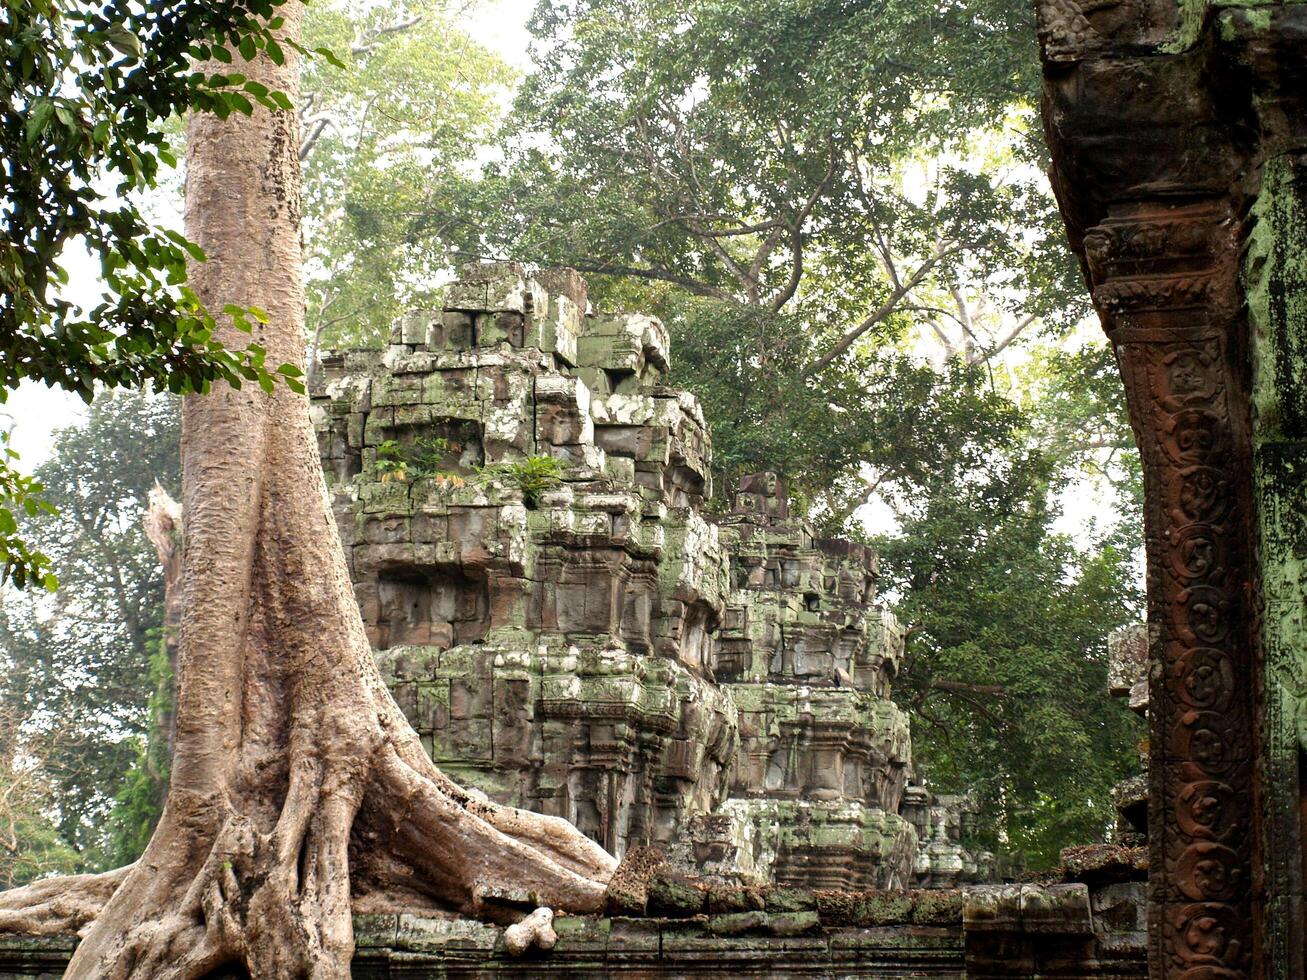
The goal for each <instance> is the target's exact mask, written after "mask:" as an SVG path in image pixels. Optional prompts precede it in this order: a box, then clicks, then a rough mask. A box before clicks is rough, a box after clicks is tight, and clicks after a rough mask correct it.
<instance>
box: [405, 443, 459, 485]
mask: <svg viewBox="0 0 1307 980" xmlns="http://www.w3.org/2000/svg"><path fill="white" fill-rule="evenodd" d="M462 448H463V446H462V444H461V443H457V442H455V441H454V440H452V439H446V438H444V437H443V436H428V437H426V438H424V439H418V440H417V441H416V442H414V443H413V445H412V446H410V447H409V449H408V452H407V453H406V455H405V459H406V460H407V461H408V465H409V467H410V468H411V469H412V471H413V475H414V476H430V477H435V478H436V479H437V480H441V481H442V482H443V480H448V479H450V478H452V477H453V474H451V473H449V472H447V471H446V470H445V469H444V467H443V466H442V465H441V464H442V463H443V462H444V460H445V457H446V456H448V455H449V454H450V453H454V452H458V451H460V450H461V449H462Z"/></svg>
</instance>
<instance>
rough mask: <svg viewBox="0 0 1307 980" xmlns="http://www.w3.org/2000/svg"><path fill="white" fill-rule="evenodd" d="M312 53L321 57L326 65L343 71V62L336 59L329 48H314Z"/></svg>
mask: <svg viewBox="0 0 1307 980" xmlns="http://www.w3.org/2000/svg"><path fill="white" fill-rule="evenodd" d="M313 53H314V54H319V55H321V56H322V57H323V58H325V59H326V60H327V63H328V64H330V65H334V66H335V67H337V68H340V69H341V70H344V69H345V62H343V61H341V60H340V59H339V58H337V57H336V55H335V54H334V53H333V52H332V50H331V49H330V48H314V49H313Z"/></svg>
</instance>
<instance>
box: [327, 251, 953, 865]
mask: <svg viewBox="0 0 1307 980" xmlns="http://www.w3.org/2000/svg"><path fill="white" fill-rule="evenodd" d="M586 306H587V301H586V294H585V284H584V282H583V281H582V280H581V279H580V278H579V277H577V276H576V275H575V273H570V272H553V273H541V274H539V275H536V276H534V277H530V276H527V275H526V273H525V272H524V270H523V269H522V268H521V267H520V266H516V265H512V264H491V265H474V266H470V267H468V268H466V269H465V270H464V272H463V278H462V279H461V280H460V281H459V282H457V283H455V284H454V285H452V286H451V287H450V288H449V290H448V291H447V295H446V304H445V309H444V310H442V311H439V312H431V313H417V314H413V315H410V316H409V317H407V318H405V319H404V321H403V322H402V323H401V324H400V325H399V326H398V327H397V329H396V332H395V336H394V337H393V342H392V344H391V345H390V346H389V347H388V348H387V349H386V350H384V351H365V352H351V353H347V354H343V355H332V356H331V357H329V358H328V359H327V360H326V361H325V362H324V364H323V366H322V371H321V372H320V374H319V379H318V382H317V384H316V385H315V388H314V392H313V397H314V402H313V403H314V410H315V412H316V413H317V424H318V429H319V434H320V442H321V448H322V455H323V462H324V466H325V467H326V469H327V472H328V476H329V482H330V483H331V484H332V492H333V495H334V501H335V507H336V512H337V517H338V520H339V524H340V528H341V534H342V536H343V537H344V543H345V548H346V554H347V555H348V557H349V561H350V567H351V573H352V575H353V577H354V581H355V587H356V591H357V594H358V598H359V603H360V606H361V608H362V611H363V618H364V622H365V624H366V625H367V628H368V631H369V636H370V639H371V641H372V643H373V646H374V647H375V649H376V651H377V656H378V659H379V661H380V662H381V665H382V669H383V674H384V675H385V676H386V677H387V679H388V682H389V683H391V685H392V687H393V689H394V691H395V695H396V698H397V699H398V701H399V703H400V705H401V706H402V707H403V709H404V711H405V712H406V714H407V715H408V716H409V719H410V721H411V722H412V723H413V725H414V727H415V728H416V729H417V730H418V732H419V733H420V734H421V736H422V738H423V740H424V742H425V743H426V745H427V746H428V748H429V750H430V751H431V753H432V756H433V757H434V758H435V760H436V761H437V762H438V763H439V764H440V765H441V767H442V768H443V769H444V770H445V771H446V772H448V773H450V774H451V775H452V776H454V777H455V778H457V779H459V780H460V781H462V782H463V783H464V784H465V785H470V786H473V787H476V788H478V789H480V790H481V791H483V792H485V793H486V794H488V795H490V796H492V797H494V798H496V799H499V800H502V801H505V802H511V803H513V804H515V805H519V806H525V807H529V808H531V809H535V810H539V811H541V812H545V813H550V814H554V815H558V816H562V817H565V818H567V819H569V820H571V821H572V822H573V823H575V824H576V825H577V826H579V827H580V828H581V829H582V830H584V831H585V832H586V833H587V834H589V835H591V836H592V837H594V838H595V839H596V840H598V841H599V842H600V843H602V844H603V845H604V846H605V847H608V848H609V849H610V850H612V851H614V852H615V853H618V854H620V853H623V852H624V851H625V850H627V849H629V848H630V847H633V846H636V845H640V844H650V843H656V844H663V845H672V844H675V845H676V847H677V848H679V849H680V850H681V852H683V856H684V857H685V859H686V860H688V861H691V862H693V863H695V864H697V865H698V866H699V867H700V868H701V869H703V870H705V871H707V872H709V873H726V874H732V875H740V874H744V875H749V876H752V877H756V878H761V879H764V880H775V881H778V882H780V883H785V884H793V885H808V886H813V887H823V886H824V887H845V888H861V887H870V886H891V887H893V886H899V885H907V884H911V883H912V882H913V880H914V879H913V877H912V875H913V871H914V860H915V858H916V844H917V833H918V831H917V829H916V827H915V826H914V823H913V822H912V821H910V820H908V819H905V818H904V817H903V816H900V814H899V810H900V806H901V804H902V802H903V795H904V790H905V787H906V785H907V780H908V775H909V767H910V764H911V749H910V742H909V735H908V725H907V720H906V718H905V716H904V715H903V714H902V712H901V711H900V710H899V709H898V708H897V707H896V706H895V705H894V704H893V702H892V701H890V699H889V691H890V685H891V683H892V680H893V677H894V674H895V671H896V670H897V668H898V663H899V660H900V658H901V655H902V644H903V636H902V631H901V629H900V628H899V626H898V624H897V623H896V621H895V620H894V618H893V616H892V615H891V614H890V613H889V612H888V611H886V610H883V609H880V608H878V607H876V606H875V605H874V603H873V599H874V593H875V584H876V577H877V566H876V558H875V555H874V554H873V553H871V552H870V551H869V550H867V549H865V548H863V547H860V546H857V545H853V544H850V543H849V542H844V541H830V540H817V539H814V537H813V536H812V534H811V532H810V531H809V530H808V529H807V528H806V527H805V526H804V525H803V524H802V522H799V521H797V520H794V519H792V518H790V516H789V514H788V510H787V499H786V495H785V490H784V484H783V481H782V480H781V479H780V478H779V477H777V476H775V475H773V474H755V475H753V476H750V477H748V478H746V479H745V480H744V482H743V484H742V485H741V487H740V488H739V492H738V493H737V494H736V495H735V500H734V507H733V509H732V512H731V513H729V514H727V515H724V516H716V517H709V516H708V515H707V514H706V512H705V503H706V501H707V499H708V498H709V497H710V496H711V486H710V460H711V452H712V450H711V441H710V439H709V435H708V429H707V425H706V424H705V420H704V418H703V415H702V412H701V410H700V407H699V404H698V401H697V400H696V399H695V398H694V396H693V395H691V394H689V393H687V392H684V391H679V390H677V389H674V388H671V387H668V386H667V385H665V384H664V379H665V376H666V372H667V370H668V364H669V351H668V343H667V336H666V332H665V330H664V328H663V327H662V325H661V324H660V323H659V322H658V321H657V320H655V319H653V318H650V317H646V316H635V315H619V316H605V315H595V314H586V313H585V309H586ZM918 802H920V801H918ZM930 812H931V811H929V810H928V811H927V816H926V819H925V821H924V822H923V821H922V820H921V819H920V814H918V818H919V819H918V820H917V823H921V824H922V827H923V829H928V828H929V819H930V817H929V813H930ZM939 819H944V817H943V816H942V815H941V816H940V817H939ZM674 849H675V848H674ZM949 860H950V861H951V860H953V858H952V857H950V858H949ZM937 863H938V862H937ZM946 863H947V862H946ZM954 863H955V864H956V866H957V868H961V867H962V863H963V862H961V861H960V860H958V861H956V862H954ZM971 865H972V866H973V867H974V866H975V862H974V861H972V862H971ZM929 867H930V865H929V862H927V870H929ZM949 867H950V868H952V867H953V865H952V864H950V865H949ZM947 877H948V880H949V881H950V882H951V881H953V880H955V878H956V877H957V876H956V875H949V876H947Z"/></svg>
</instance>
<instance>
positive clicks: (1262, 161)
mask: <svg viewBox="0 0 1307 980" xmlns="http://www.w3.org/2000/svg"><path fill="white" fill-rule="evenodd" d="M1036 7H1037V11H1038V17H1039V33H1040V41H1041V44H1042V49H1043V57H1044V120H1045V129H1046V132H1047V137H1048V144H1049V147H1050V150H1051V151H1052V154H1053V159H1054V165H1053V169H1052V171H1051V174H1050V176H1051V178H1052V181H1053V185H1054V189H1055V191H1056V193H1057V196H1058V200H1059V203H1060V205H1061V207H1062V212H1063V216H1064V218H1065V219H1066V223H1067V228H1068V233H1069V238H1070V241H1071V245H1072V248H1073V249H1074V250H1075V251H1076V253H1077V254H1078V255H1079V257H1080V259H1081V261H1082V265H1083V267H1084V270H1085V274H1086V279H1087V281H1088V285H1089V287H1090V289H1091V290H1092V294H1093V300H1094V305H1095V307H1096V308H1097V310H1098V313H1099V315H1100V317H1101V319H1102V322H1103V326H1104V328H1105V330H1106V331H1107V334H1108V337H1109V338H1110V340H1111V342H1112V344H1113V347H1114V349H1115V352H1116V356H1117V361H1118V364H1119V366H1120V369H1121V376H1122V380H1123V382H1124V384H1125V386H1126V391H1127V395H1128V402H1129V406H1130V415H1131V422H1132V425H1133V427H1134V429H1135V434H1136V436H1137V438H1138V442H1139V448H1140V453H1141V456H1142V458H1143V463H1144V476H1145V491H1146V496H1147V506H1146V516H1145V522H1146V535H1147V551H1148V602H1149V610H1148V619H1149V633H1150V649H1149V658H1150V700H1149V718H1150V722H1149V724H1150V779H1151V792H1150V808H1149V818H1148V826H1149V836H1150V885H1149V891H1150V902H1149V904H1150V921H1149V932H1150V974H1151V975H1152V976H1153V977H1157V978H1177V980H1238V978H1245V977H1258V978H1262V977H1267V978H1283V980H1289V978H1300V977H1303V976H1304V971H1303V938H1304V930H1303V922H1302V888H1303V870H1302V869H1303V859H1302V847H1301V822H1302V817H1301V814H1302V800H1303V795H1302V787H1301V778H1302V774H1303V771H1304V766H1303V764H1302V760H1303V758H1304V756H1303V752H1302V748H1301V745H1300V737H1299V727H1301V726H1296V725H1295V719H1297V718H1302V717H1307V715H1305V714H1304V712H1303V706H1304V703H1307V698H1304V694H1307V683H1302V684H1299V685H1297V686H1295V683H1294V681H1295V679H1296V680H1300V681H1307V644H1305V643H1304V642H1303V636H1304V632H1303V630H1302V629H1301V627H1302V624H1303V620H1304V613H1303V591H1302V584H1303V582H1304V581H1307V575H1299V571H1300V570H1301V569H1300V566H1302V565H1303V560H1304V558H1307V547H1304V546H1305V545H1307V531H1304V529H1305V528H1307V514H1304V513H1303V512H1302V509H1303V507H1304V506H1307V494H1304V493H1303V492H1302V491H1301V489H1300V488H1301V485H1302V482H1303V481H1302V480H1301V479H1298V480H1297V482H1296V483H1295V482H1294V480H1295V479H1296V478H1290V479H1285V478H1284V476H1285V474H1286V473H1296V474H1300V475H1301V474H1307V427H1303V428H1304V430H1305V431H1304V432H1302V433H1298V432H1297V430H1293V431H1287V430H1286V429H1285V427H1284V426H1283V425H1281V424H1280V419H1281V416H1282V415H1283V407H1284V403H1285V402H1286V400H1288V401H1294V400H1295V399H1296V397H1297V396H1295V395H1292V393H1291V392H1292V391H1293V390H1294V389H1295V387H1296V385H1297V384H1298V382H1300V381H1301V379H1303V378H1304V377H1305V376H1307V375H1305V374H1304V370H1303V369H1301V365H1302V363H1303V358H1302V357H1301V356H1300V354H1301V353H1302V351H1299V350H1298V349H1297V347H1296V346H1295V345H1296V344H1298V341H1299V340H1301V339H1302V337H1303V336H1304V335H1305V333H1307V318H1304V317H1303V316H1301V315H1297V314H1294V315H1285V314H1284V310H1285V309H1290V310H1307V305H1296V304H1307V276H1302V275H1298V274H1296V272H1294V271H1293V270H1294V269H1296V268H1299V267H1301V265H1296V264H1298V263H1301V262H1302V259H1301V253H1302V252H1303V251H1304V250H1307V223H1304V224H1295V222H1294V221H1286V220H1284V217H1283V216H1284V214H1285V213H1286V209H1285V206H1283V205H1282V204H1281V203H1280V198H1279V197H1277V196H1276V195H1277V194H1280V195H1282V194H1283V191H1277V190H1275V187H1276V186H1277V185H1278V184H1280V183H1283V182H1284V181H1282V180H1277V181H1272V180H1270V179H1269V178H1268V174H1280V173H1283V172H1285V171H1293V170H1294V168H1295V167H1298V168H1299V169H1301V168H1300V163H1299V162H1298V161H1299V160H1300V158H1301V155H1302V154H1303V152H1304V150H1307V127H1305V126H1304V122H1305V121H1307V112H1304V108H1305V107H1304V104H1303V102H1304V100H1307V84H1304V80H1305V79H1307V7H1304V6H1303V5H1301V4H1293V3H1276V2H1266V3H1259V4H1253V5H1249V4H1241V5H1239V7H1238V8H1237V9H1236V8H1235V5H1233V4H1229V5H1227V4H1217V3H1204V2H1202V0H1185V2H1175V0H1117V2H1103V0H1080V2H1072V0H1037V3H1036ZM1249 7H1255V8H1256V9H1248V8H1249ZM1300 198H1301V199H1303V200H1307V195H1300ZM1294 200H1295V201H1297V202H1298V203H1299V204H1301V200H1300V199H1299V198H1294ZM1290 210H1291V209H1290ZM1295 213H1301V209H1299V212H1295ZM1275 218H1279V219H1280V221H1279V227H1277V226H1276V221H1275V220H1273V219H1275ZM1259 236H1260V237H1259ZM1277 249H1278V251H1277ZM1286 268H1288V269H1290V270H1291V272H1290V274H1288V275H1285V274H1283V273H1284V272H1285V269H1286ZM1277 270H1278V273H1280V277H1279V280H1278V281H1279V282H1280V288H1279V291H1278V293H1277V292H1276V290H1275V288H1274V287H1271V286H1267V285H1266V284H1267V283H1268V282H1271V281H1274V280H1275V278H1276V275H1277ZM1259 291H1260V292H1259ZM1254 294H1256V296H1259V297H1261V300H1262V302H1260V304H1259V303H1258V302H1251V303H1250V301H1249V300H1250V296H1254ZM1277 304H1278V305H1277ZM1277 311H1279V315H1278V317H1277V316H1276V315H1275V314H1276V312H1277ZM1295 337H1296V338H1298V339H1297V340H1295V339H1294V338H1295ZM1286 338H1288V339H1287V341H1286ZM1286 343H1287V344H1288V348H1289V349H1290V350H1289V353H1288V354H1287V355H1282V354H1281V352H1282V351H1283V350H1284V349H1285V347H1286ZM1303 350H1307V344H1305V345H1304V346H1303ZM1276 357H1278V358H1279V359H1278V361H1277V360H1276ZM1286 360H1287V361H1288V362H1289V365H1288V367H1287V368H1286V366H1285V362H1286ZM1268 361H1274V362H1275V364H1274V367H1275V369H1276V370H1279V371H1280V375H1277V376H1275V377H1272V375H1273V374H1274V371H1273V370H1272V369H1270V368H1268V367H1267V364H1268ZM1284 376H1287V377H1288V378H1289V379H1290V381H1289V382H1287V383H1286V382H1285V380H1284ZM1286 432H1287V434H1286ZM1295 440H1296V441H1295ZM1285 458H1288V459H1289V461H1290V462H1289V464H1288V468H1287V469H1286V468H1285V463H1284V460H1285ZM1268 460H1269V461H1271V462H1268ZM1272 462H1273V463H1274V465H1271V463H1272ZM1268 474H1270V475H1268ZM1272 477H1273V478H1274V479H1272ZM1275 481H1278V483H1276V482H1275ZM1277 488H1278V489H1277ZM1299 532H1304V533H1301V534H1299ZM1264 596H1266V597H1267V598H1269V600H1270V602H1269V603H1265V604H1264ZM1272 606H1273V607H1274V608H1269V607H1272ZM1264 608H1268V610H1269V613H1270V615H1269V616H1267V617H1264V616H1263V609H1264Z"/></svg>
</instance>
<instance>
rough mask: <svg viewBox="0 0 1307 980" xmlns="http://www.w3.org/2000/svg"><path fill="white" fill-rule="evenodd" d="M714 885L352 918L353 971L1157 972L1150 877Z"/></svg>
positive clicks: (15, 967) (387, 974) (33, 972)
mask: <svg viewBox="0 0 1307 980" xmlns="http://www.w3.org/2000/svg"><path fill="white" fill-rule="evenodd" d="M1132 889H1133V892H1132V891H1131V890H1132ZM1135 892H1137V894H1135ZM704 894H705V898H704V901H703V905H702V907H701V908H700V910H699V911H698V912H696V913H694V914H683V915H680V916H677V917H671V916H650V915H645V916H614V917H611V918H596V917H588V916H563V917H560V918H558V919H556V920H555V929H556V931H557V933H558V943H557V945H556V946H555V947H554V948H553V949H552V950H550V951H548V952H542V951H539V950H532V951H529V952H528V953H527V954H526V955H524V956H523V957H521V958H518V959H514V958H512V957H510V956H509V955H508V953H507V952H506V951H505V949H504V941H503V930H502V929H500V928H498V927H496V926H491V925H486V924H483V923H480V922H473V921H469V920H466V919H447V918H445V919H442V918H427V917H424V916H420V915H407V914H406V915H360V916H357V917H356V918H355V921H354V928H355V936H356V942H357V951H356V953H355V956H354V963H353V975H354V976H355V977H357V978H360V980H362V978H369V980H371V978H375V980H381V978H392V977H394V978H399V977H406V978H412V980H418V978H421V980H435V978H476V980H493V978H499V977H512V978H541V980H564V978H572V977H582V978H595V980H598V978H607V977H622V978H632V980H634V978H637V977H638V978H645V980H663V978H666V980H672V978H676V977H694V976H718V977H722V976H726V975H729V976H730V977H732V978H758V980H763V978H773V977H810V978H829V980H835V978H841V980H845V978H847V980H899V978H908V977H916V978H937V980H1017V978H1022V980H1034V978H1036V977H1040V978H1049V980H1105V978H1114V980H1144V978H1145V977H1146V976H1147V971H1146V969H1145V965H1144V941H1143V934H1142V932H1140V931H1139V927H1140V921H1139V915H1138V911H1139V909H1140V908H1141V906H1140V904H1139V900H1140V899H1141V897H1142V883H1140V882H1117V883H1114V884H1098V885H1092V886H1091V885H1086V884H1083V883H1070V884H1059V885H1048V886H1042V885H1008V886H1002V885H1000V886H982V887H979V888H976V889H970V890H967V891H965V892H964V891H961V890H957V889H947V890H945V889H940V890H929V891H913V892H904V891H894V892H886V891H871V892H808V891H798V890H792V889H761V890H751V891H743V890H738V889H737V890H725V891H720V892H719V891H711V890H710V891H708V892H706V893H704ZM744 906H753V907H744ZM683 911H688V910H683ZM75 946H76V937H72V936H47V937H41V938H26V939H24V938H17V937H12V936H11V937H0V980H46V978H51V980H53V978H55V977H59V976H61V975H62V973H63V970H64V967H65V966H66V965H67V962H68V959H69V957H70V956H71V955H72V951H73V949H74V948H75Z"/></svg>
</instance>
